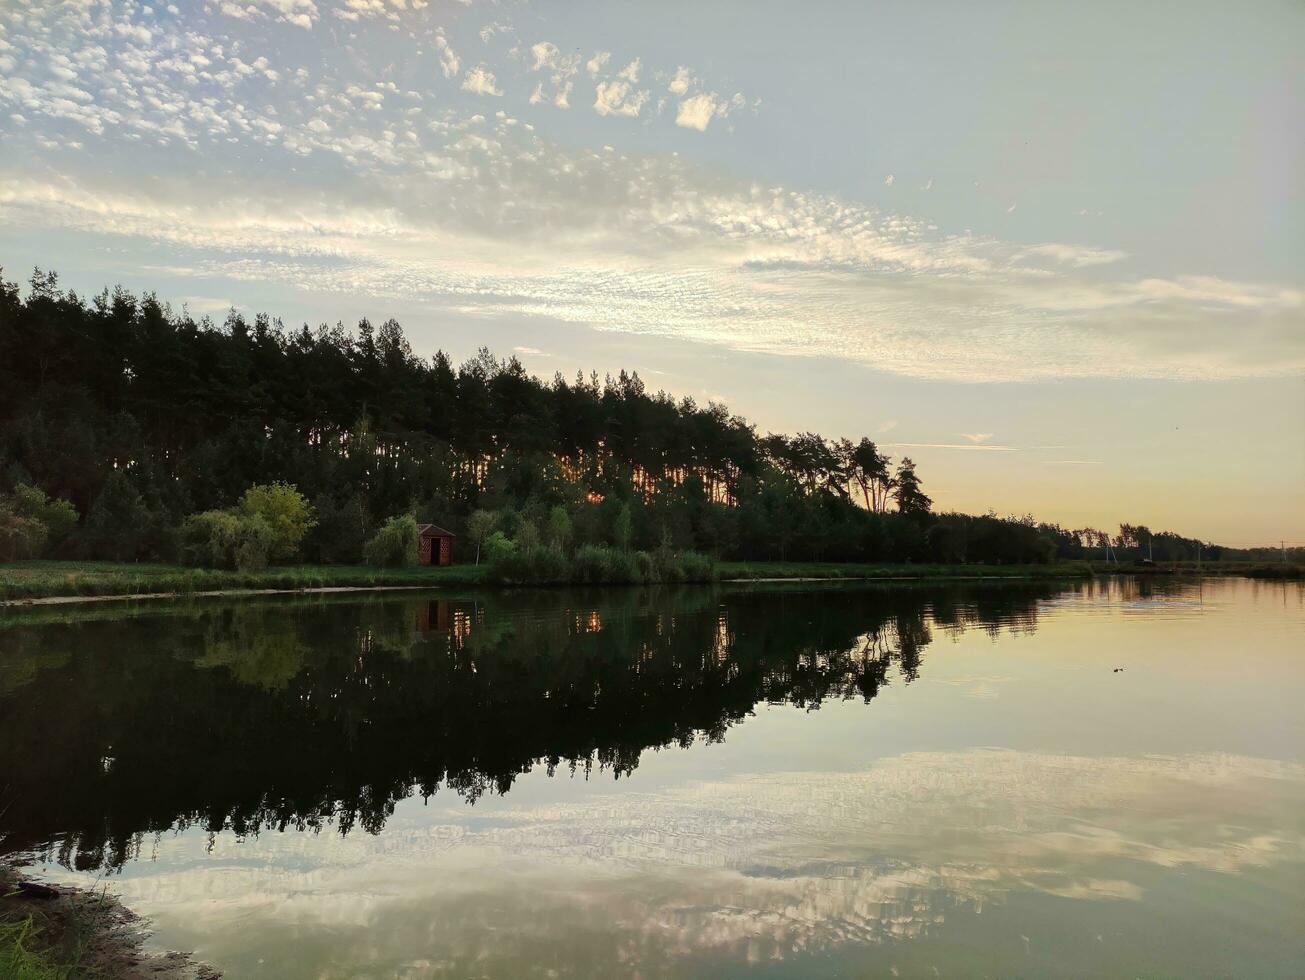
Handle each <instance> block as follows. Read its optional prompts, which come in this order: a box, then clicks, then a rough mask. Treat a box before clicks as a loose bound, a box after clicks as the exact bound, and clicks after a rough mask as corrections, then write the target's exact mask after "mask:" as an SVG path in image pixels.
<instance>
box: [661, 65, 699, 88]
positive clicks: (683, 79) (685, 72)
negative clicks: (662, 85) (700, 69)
mask: <svg viewBox="0 0 1305 980" xmlns="http://www.w3.org/2000/svg"><path fill="white" fill-rule="evenodd" d="M696 83H697V79H696V78H694V77H693V72H691V71H690V70H689V69H688V68H685V67H684V66H683V65H681V66H680V67H679V68H677V69H676V70H675V76H674V77H673V78H672V79H671V84H670V85H668V86H667V89H668V90H669V91H670V93H671V94H672V95H684V94H685V93H687V92H688V91H689V88H690V87H691V86H693V85H694V84H696Z"/></svg>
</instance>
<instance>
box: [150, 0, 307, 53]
mask: <svg viewBox="0 0 1305 980" xmlns="http://www.w3.org/2000/svg"><path fill="white" fill-rule="evenodd" d="M218 9H219V10H221V11H222V13H224V14H226V15H227V16H228V17H235V18H236V19H238V20H253V19H259V18H271V19H274V20H279V21H283V22H284V23H287V24H293V25H295V26H296V27H302V28H304V29H305V30H308V29H311V28H312V26H313V24H314V23H315V22H316V21H317V17H318V12H317V5H316V4H315V3H314V2H313V0H241V2H240V3H236V2H231V0H224V2H223V3H221V4H219V7H218ZM146 43H148V42H146Z"/></svg>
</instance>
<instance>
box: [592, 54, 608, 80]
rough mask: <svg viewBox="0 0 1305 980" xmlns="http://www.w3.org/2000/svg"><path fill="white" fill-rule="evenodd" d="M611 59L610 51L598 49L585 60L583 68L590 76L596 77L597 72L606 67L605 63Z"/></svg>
mask: <svg viewBox="0 0 1305 980" xmlns="http://www.w3.org/2000/svg"><path fill="white" fill-rule="evenodd" d="M611 60H612V52H610V51H599V52H597V53H596V54H595V55H594V56H593V57H592V58H590V59H589V60H588V61H586V62H585V69H586V70H587V71H588V72H589V75H590V77H592V78H597V77H598V73H599V72H601V71H602V70H603V69H604V68H606V67H607V63H608V62H609V61H611Z"/></svg>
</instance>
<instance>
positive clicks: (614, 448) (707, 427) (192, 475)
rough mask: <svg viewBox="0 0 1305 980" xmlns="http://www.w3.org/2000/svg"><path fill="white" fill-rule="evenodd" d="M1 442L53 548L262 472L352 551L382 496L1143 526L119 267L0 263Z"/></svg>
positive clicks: (583, 532) (877, 543)
mask: <svg viewBox="0 0 1305 980" xmlns="http://www.w3.org/2000/svg"><path fill="white" fill-rule="evenodd" d="M0 448H2V449H3V460H4V466H5V468H4V472H3V474H2V475H0V479H2V480H3V484H4V487H3V488H0V489H5V490H8V489H12V488H14V487H17V486H20V485H28V484H30V485H34V486H36V487H39V488H40V489H41V490H43V491H44V492H45V493H47V494H48V495H50V497H52V498H63V499H66V500H68V501H71V502H72V504H73V505H74V506H75V508H76V510H77V512H78V514H79V515H81V518H82V528H81V532H80V533H78V534H73V535H70V536H69V539H68V541H66V542H65V543H64V545H63V546H62V547H63V550H64V552H67V553H76V554H83V555H90V556H106V557H140V556H146V555H158V556H163V557H171V556H173V555H174V554H175V552H176V549H177V542H176V529H177V527H178V526H179V525H180V523H181V522H182V520H183V519H184V518H185V517H186V516H187V515H189V514H193V513H196V512H200V511H210V510H214V509H218V508H224V507H231V506H232V505H234V504H235V503H236V502H237V501H238V500H239V499H240V498H241V497H242V494H244V493H245V492H246V490H247V489H248V488H249V487H251V486H252V485H255V484H267V483H272V482H283V483H287V484H292V485H293V486H295V487H298V488H299V490H300V491H302V492H303V493H304V494H305V495H306V496H307V497H308V499H309V500H311V501H312V503H313V508H314V513H315V518H316V522H317V523H316V526H315V527H314V528H313V529H312V531H310V532H309V536H308V538H307V539H306V540H305V543H304V554H305V556H306V557H307V558H309V559H310V560H317V561H356V560H358V558H359V557H360V555H361V551H362V547H363V544H364V542H365V541H366V540H367V538H368V537H369V536H370V534H371V533H372V531H373V530H374V529H375V528H376V527H378V526H379V524H380V523H381V522H383V521H384V520H385V519H386V518H388V517H391V516H393V515H396V514H402V513H414V514H415V515H416V516H417V518H418V519H419V520H423V521H431V522H434V523H438V524H441V525H444V526H448V527H451V528H452V529H453V530H455V531H457V532H459V533H461V532H463V531H464V530H465V528H466V521H467V518H468V516H469V515H470V514H471V513H472V512H474V511H475V510H477V509H492V510H496V511H499V512H501V513H502V515H503V523H504V530H505V531H506V532H507V533H511V534H515V533H517V532H518V531H519V530H520V528H521V526H522V525H524V524H529V525H531V526H532V528H536V529H543V528H545V526H546V525H547V523H548V521H549V520H550V515H552V514H554V512H555V511H556V508H558V507H562V508H564V509H565V510H566V512H567V514H568V516H569V519H570V521H571V522H572V523H573V525H574V538H575V542H576V543H577V544H579V543H589V542H593V543H618V544H619V543H623V544H624V545H631V544H632V545H634V546H636V547H646V548H652V547H656V546H658V545H664V544H667V543H670V544H672V545H673V546H675V547H677V548H696V549H699V550H701V551H705V552H709V553H712V554H714V555H716V556H718V557H726V558H749V559H764V558H785V559H828V560H880V561H882V560H899V561H901V560H930V559H932V560H941V561H1002V562H1012V561H1045V560H1049V559H1051V558H1054V557H1057V556H1060V557H1071V556H1076V555H1081V554H1084V553H1086V550H1087V549H1100V548H1102V547H1103V546H1104V545H1105V544H1106V543H1107V541H1111V542H1113V543H1117V544H1131V545H1133V546H1135V547H1136V546H1140V545H1141V544H1142V543H1144V542H1143V541H1141V540H1140V539H1139V540H1136V541H1130V542H1115V541H1114V540H1113V539H1112V538H1110V536H1108V535H1105V534H1104V533H1102V532H1100V531H1095V530H1092V529H1083V530H1081V531H1066V530H1062V529H1060V528H1058V527H1054V526H1051V525H1046V524H1038V523H1036V522H1035V521H1033V520H1032V519H1031V518H1024V519H998V518H996V517H994V516H991V515H989V516H986V517H977V518H971V517H965V516H963V515H956V514H947V515H934V514H932V513H931V507H932V501H931V500H930V498H929V497H928V495H927V494H926V492H925V488H924V486H923V484H922V480H921V478H920V476H919V475H918V474H917V472H916V468H915V465H914V463H913V462H912V461H911V460H910V459H901V460H898V461H893V460H891V459H890V458H888V457H887V456H886V455H885V454H884V453H882V452H881V451H880V450H879V448H878V447H876V446H875V445H874V443H873V442H871V441H870V440H869V439H865V438H862V439H860V440H859V441H857V442H852V441H850V440H846V439H842V440H830V439H826V438H824V437H822V436H820V435H818V434H816V433H810V432H804V433H798V434H797V435H794V436H786V435H781V434H773V433H771V434H759V433H758V432H757V431H756V429H755V427H754V426H753V425H751V424H750V423H748V422H747V421H746V420H745V419H743V418H740V417H739V416H737V415H734V414H732V413H731V412H730V411H729V410H728V409H727V408H726V407H725V406H723V405H720V404H717V403H709V404H706V405H700V404H698V403H697V402H695V401H694V400H693V399H692V398H681V399H675V398H673V397H671V396H670V395H668V394H666V393H665V392H663V391H657V392H653V391H649V390H648V389H647V388H646V386H645V385H644V383H643V381H642V380H641V379H640V377H639V375H638V374H637V373H627V372H625V371H621V372H620V373H619V374H617V375H616V376H614V377H613V376H610V375H609V376H607V377H605V378H602V379H600V378H599V377H598V376H597V375H596V374H590V375H589V376H588V377H585V376H583V375H580V376H577V377H576V378H574V379H572V380H567V379H566V378H564V377H562V376H561V375H557V376H555V377H554V378H553V379H552V380H551V381H543V380H540V379H538V378H535V377H533V376H531V375H529V374H527V373H526V371H525V369H524V368H523V367H522V365H521V363H520V362H519V361H518V360H517V359H516V358H509V359H507V360H500V359H498V358H496V357H495V356H493V355H492V354H491V353H490V352H489V351H488V350H485V349H482V350H481V351H480V352H479V353H478V354H477V355H476V356H475V357H473V358H471V359H470V360H468V361H466V362H465V363H463V364H460V365H455V364H454V363H453V362H452V360H451V359H450V358H449V357H448V355H446V354H445V353H443V352H442V351H440V352H436V353H435V354H434V355H433V356H431V357H428V358H427V357H420V356H418V355H417V354H416V353H414V351H413V350H412V347H411V345H410V344H409V342H408V341H407V339H406V338H405V337H404V334H403V330H402V328H401V327H400V325H399V324H398V322H397V321H395V320H392V319H391V320H386V321H385V322H384V323H382V324H381V325H380V326H379V327H376V326H374V325H373V324H372V323H371V322H369V321H368V320H362V321H361V322H360V323H359V324H358V325H357V328H356V330H353V331H350V330H348V329H346V328H345V327H344V326H343V324H340V323H337V324H335V325H334V326H330V325H325V324H324V325H322V326H319V327H318V328H316V329H311V328H310V327H309V326H308V325H307V324H305V325H303V326H302V327H299V328H294V329H292V328H288V327H286V326H285V325H284V324H283V323H281V322H280V321H279V320H274V319H271V318H269V317H267V316H265V315H259V316H257V317H255V318H254V319H253V320H252V321H250V320H248V319H246V318H245V317H244V316H242V315H241V314H240V313H238V312H236V311H235V310H232V311H231V312H230V313H229V314H228V316H227V317H226V319H225V320H224V321H223V322H222V323H221V324H216V323H214V322H212V321H210V320H209V319H208V318H207V317H206V318H204V319H202V320H199V321H196V320H195V319H194V318H193V317H191V316H190V315H189V314H187V313H186V312H184V311H183V312H180V313H179V312H177V311H175V310H173V309H172V308H170V307H169V306H167V305H165V304H163V303H161V302H160V301H159V300H158V299H157V298H156V297H155V296H153V295H149V294H147V295H145V296H143V297H136V296H134V295H132V294H131V293H128V292H126V291H124V290H122V289H121V288H119V289H116V290H113V291H111V292H110V291H108V290H105V291H104V292H102V293H100V294H99V295H97V296H94V297H92V298H91V299H90V300H89V301H88V300H85V299H83V298H81V297H79V296H77V295H76V294H74V293H71V292H64V291H62V290H61V289H60V288H59V285H58V280H57V277H56V276H55V275H54V274H53V273H47V272H42V271H41V270H39V269H38V270H36V272H35V273H34V274H33V276H32V278H31V280H30V288H29V289H28V290H27V295H26V297H24V296H23V294H22V291H20V289H19V288H18V286H17V285H16V284H14V283H10V282H6V281H4V279H3V276H2V275H0ZM1132 530H1133V531H1134V532H1136V531H1137V530H1139V529H1136V528H1134V529H1132ZM1140 530H1141V531H1143V532H1145V536H1146V539H1145V543H1146V544H1149V545H1150V546H1151V547H1152V548H1153V549H1154V548H1156V547H1157V546H1158V547H1161V548H1163V549H1167V550H1166V553H1164V554H1156V555H1155V557H1156V558H1157V559H1160V558H1167V557H1173V558H1187V557H1195V549H1196V544H1197V542H1194V541H1189V540H1186V539H1181V538H1178V537H1177V536H1176V535H1169V536H1167V537H1166V538H1163V539H1162V537H1161V536H1152V535H1151V533H1150V532H1149V531H1147V530H1146V529H1145V528H1142V529H1140ZM529 533H533V532H529ZM622 537H624V538H626V539H627V540H626V541H624V542H621V541H620V539H621V538H622ZM1095 553H1096V554H1100V553H1101V552H1100V550H1097V551H1096V552H1095ZM1206 554H1207V556H1208V557H1213V556H1211V555H1210V553H1209V551H1208V549H1207V551H1206Z"/></svg>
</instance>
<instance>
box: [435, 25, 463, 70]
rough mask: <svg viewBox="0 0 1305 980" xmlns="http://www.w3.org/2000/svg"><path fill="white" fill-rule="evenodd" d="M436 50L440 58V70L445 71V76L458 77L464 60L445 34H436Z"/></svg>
mask: <svg viewBox="0 0 1305 980" xmlns="http://www.w3.org/2000/svg"><path fill="white" fill-rule="evenodd" d="M435 50H436V52H437V53H438V54H439V58H440V71H442V72H443V73H444V77H445V78H456V77H457V75H458V71H459V69H460V68H461V67H462V62H461V61H460V60H459V58H458V54H457V52H456V51H454V50H453V48H451V47H450V46H449V42H448V39H447V38H446V37H445V36H444V35H443V34H437V35H436V36H435Z"/></svg>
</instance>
